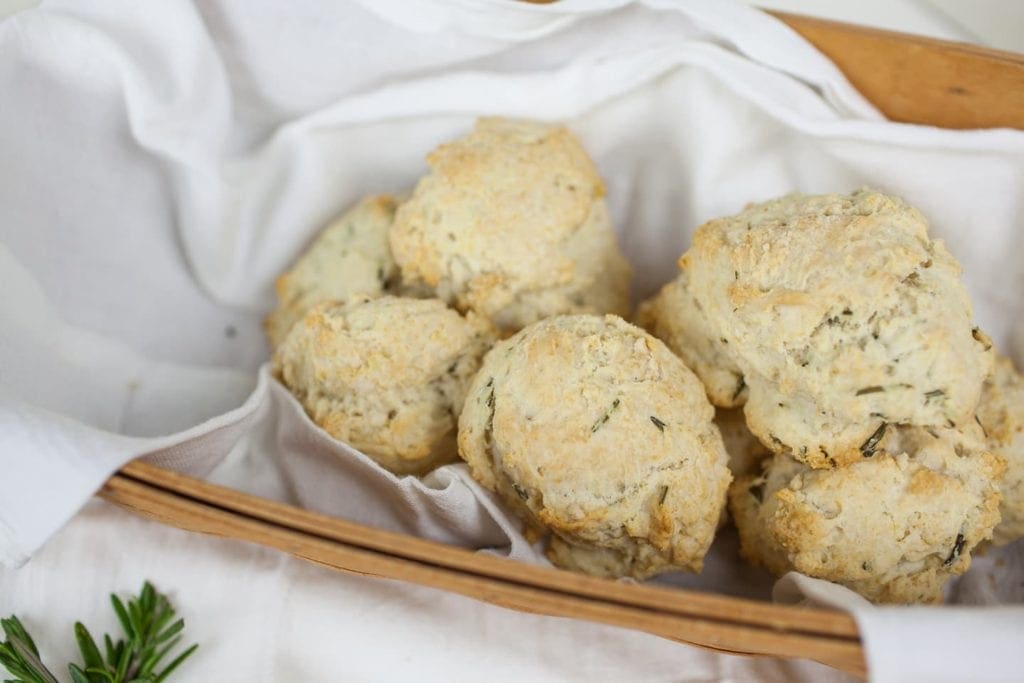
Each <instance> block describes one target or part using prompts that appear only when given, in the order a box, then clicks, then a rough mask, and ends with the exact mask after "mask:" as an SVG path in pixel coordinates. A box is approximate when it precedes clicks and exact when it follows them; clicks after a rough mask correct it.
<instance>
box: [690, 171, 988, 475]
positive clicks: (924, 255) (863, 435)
mask: <svg viewBox="0 0 1024 683" xmlns="http://www.w3.org/2000/svg"><path fill="white" fill-rule="evenodd" d="M681 266H682V267H684V268H686V269H688V270H689V278H690V280H689V282H690V291H691V292H692V293H693V296H694V297H695V299H696V300H697V301H698V302H699V303H700V304H701V306H702V308H703V310H704V313H705V315H706V318H707V321H708V324H709V326H710V327H711V328H712V329H713V330H715V332H716V333H717V335H718V336H719V337H720V338H722V339H724V340H725V341H727V342H728V349H729V351H728V353H729V354H730V356H731V357H732V358H733V359H734V361H735V362H736V364H737V365H738V366H739V367H740V368H741V369H742V370H743V375H744V379H745V381H746V384H747V385H748V387H749V390H750V394H749V396H748V399H747V403H746V405H745V411H746V416H747V424H748V426H749V427H750V430H751V431H752V432H753V433H754V434H756V435H757V437H758V438H759V439H760V440H761V441H762V443H764V444H765V445H766V446H768V447H769V448H771V449H772V450H773V451H774V452H781V453H790V454H792V455H793V457H795V458H797V459H798V460H800V461H802V462H805V463H807V464H808V465H810V466H812V467H819V468H820V467H833V466H836V465H846V464H850V463H854V462H857V461H859V460H861V459H862V458H863V457H864V456H865V454H866V453H865V451H866V449H867V448H868V446H869V445H870V441H871V437H872V435H873V434H874V433H875V432H876V431H878V430H879V429H880V428H882V426H883V425H886V424H897V423H898V424H913V425H919V426H926V427H958V426H962V425H964V424H966V423H968V422H973V421H974V411H975V409H976V408H977V405H978V400H979V397H980V394H981V385H982V382H983V381H984V380H985V378H986V377H987V376H988V375H989V374H990V372H991V366H992V352H991V342H990V341H989V340H988V338H987V337H986V336H985V335H984V334H982V333H981V332H980V331H979V330H978V329H977V328H976V327H974V323H973V320H972V317H973V314H972V310H971V304H970V302H969V301H968V299H967V294H966V292H965V291H964V288H963V285H962V283H961V282H960V266H959V264H958V263H957V262H956V261H955V260H954V259H953V257H952V256H951V255H950V254H949V252H948V251H947V250H946V247H945V246H944V245H943V243H942V242H941V241H940V240H931V239H929V237H928V234H927V222H926V221H925V219H924V217H922V216H921V214H920V213H919V212H918V211H917V210H916V209H914V208H912V207H910V206H908V205H907V204H905V203H904V202H903V201H901V200H899V199H896V198H894V197H887V196H885V195H882V194H879V193H877V192H872V191H869V190H861V191H858V192H855V193H853V194H852V195H849V196H847V195H838V194H834V195H819V196H809V195H789V196H786V197H782V198H780V199H776V200H773V201H769V202H765V203H763V204H756V205H752V206H750V207H748V208H747V209H745V210H744V211H743V212H741V213H739V214H737V215H735V216H730V217H728V218H721V219H717V220H713V221H710V222H709V223H706V224H704V225H702V226H701V227H700V228H699V229H698V230H697V233H696V235H695V236H694V241H693V247H692V248H691V249H690V251H689V252H687V253H686V254H684V255H683V257H682V259H681Z"/></svg>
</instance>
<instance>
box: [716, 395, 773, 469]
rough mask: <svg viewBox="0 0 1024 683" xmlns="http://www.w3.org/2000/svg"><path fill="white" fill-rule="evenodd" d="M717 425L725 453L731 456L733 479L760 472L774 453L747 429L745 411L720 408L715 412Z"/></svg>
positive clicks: (730, 464) (730, 467) (730, 466)
mask: <svg viewBox="0 0 1024 683" xmlns="http://www.w3.org/2000/svg"><path fill="white" fill-rule="evenodd" d="M715 425H716V426H717V427H718V431H719V432H720V433H721V434H722V442H723V443H724V444H725V452H726V453H728V454H729V471H730V472H732V476H733V479H737V478H739V477H745V476H746V475H748V474H756V473H758V472H760V471H761V463H762V462H764V459H765V458H767V457H768V456H770V455H771V454H772V453H771V451H769V450H768V449H767V448H766V447H765V445H764V444H762V443H761V442H760V441H758V440H757V437H756V436H754V435H753V434H752V433H751V432H750V430H749V429H747V421H746V418H745V417H744V416H743V411H742V410H740V409H738V408H732V409H729V408H718V409H717V410H715Z"/></svg>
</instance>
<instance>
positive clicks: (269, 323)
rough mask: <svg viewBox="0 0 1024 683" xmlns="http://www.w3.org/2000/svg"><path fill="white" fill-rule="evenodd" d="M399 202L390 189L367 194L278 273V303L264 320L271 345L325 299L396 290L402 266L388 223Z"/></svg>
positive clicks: (282, 339) (280, 339)
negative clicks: (391, 243) (394, 252)
mask: <svg viewBox="0 0 1024 683" xmlns="http://www.w3.org/2000/svg"><path fill="white" fill-rule="evenodd" d="M398 202H399V200H398V199H397V198H395V197H393V196H391V195H386V194H382V195H377V196H373V197H366V198H365V199H363V200H362V201H360V202H359V203H358V204H356V205H355V206H354V207H353V208H352V209H350V210H349V211H347V212H345V213H344V214H342V215H341V216H339V217H338V218H336V219H334V220H333V221H331V223H330V224H329V225H328V226H327V227H326V228H324V230H323V231H322V232H321V233H320V234H319V235H318V236H317V237H316V239H315V240H314V241H313V243H312V244H310V245H309V248H308V249H307V250H306V251H305V252H304V253H303V254H302V256H300V257H299V258H298V260H297V261H296V262H295V264H294V265H293V266H292V268H291V270H289V271H288V272H286V273H284V274H283V275H281V276H280V277H279V278H278V279H277V282H275V283H274V285H275V289H276V291H277V300H278V306H277V308H276V309H275V310H274V311H273V312H272V313H271V314H270V315H269V316H267V319H266V321H265V323H264V327H265V329H266V332H267V337H268V338H269V339H270V345H271V347H273V348H277V346H278V345H279V344H280V343H281V342H282V341H284V338H285V335H287V334H288V330H290V329H291V327H292V325H294V324H295V323H296V322H298V321H299V320H300V319H301V318H302V316H303V315H304V314H305V313H306V311H308V310H309V309H310V308H312V307H313V306H314V305H316V304H318V303H320V302H321V301H334V300H344V299H347V298H348V297H350V296H352V295H353V294H365V295H368V296H381V295H383V294H384V293H385V292H392V293H393V292H394V289H395V285H396V284H397V282H398V267H397V266H396V265H395V262H394V259H392V258H391V248H390V247H389V246H388V228H390V227H391V222H392V221H393V220H394V217H395V209H396V208H397V207H398Z"/></svg>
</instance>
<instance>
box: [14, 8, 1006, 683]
mask: <svg viewBox="0 0 1024 683" xmlns="http://www.w3.org/2000/svg"><path fill="white" fill-rule="evenodd" d="M0 92H2V93H3V97H2V100H0V177H2V178H3V182H2V183H0V292H3V295H2V296H0V382H2V383H3V387H2V391H0V472H3V478H2V479H0V562H2V563H5V564H7V565H17V564H19V563H22V562H24V561H25V560H26V559H27V558H28V557H29V556H30V555H31V554H32V553H33V552H35V551H36V550H37V549H38V548H39V547H40V545H41V544H42V543H43V542H44V541H45V540H46V539H47V538H49V537H50V536H51V535H52V534H53V533H54V532H56V531H57V529H59V528H60V527H61V525H63V524H64V523H66V522H67V520H68V519H69V518H70V517H71V516H72V515H74V514H75V512H76V511H77V510H78V509H80V507H81V506H82V505H83V504H84V503H85V502H86V500H87V499H88V497H89V496H90V495H91V493H92V492H93V491H94V490H95V489H96V488H97V487H98V486H99V485H100V483H101V482H102V481H103V480H104V479H105V478H106V477H107V476H108V475H109V473H110V472H112V471H113V470H115V469H116V468H117V467H118V466H119V465H120V464H121V463H123V462H125V461H126V460H127V459H130V458H132V457H135V456H139V455H150V457H152V458H153V459H155V460H156V461H157V462H160V463H162V464H165V465H167V466H173V467H176V468H178V469H182V470H184V471H189V472H192V473H195V474H199V475H209V476H211V477H212V478H213V479H214V480H216V481H220V482H222V483H227V484H231V485H234V486H238V487H241V488H245V489H246V490H250V491H253V492H256V493H260V494H261V495H266V496H268V497H274V498H278V499H282V500H289V501H291V502H296V503H301V504H304V505H306V506H308V507H312V508H315V509H320V510H323V511H325V512H330V513H331V514H336V515H339V516H344V517H347V518H352V519H358V520H359V521H362V522H366V523H371V524H377V525H379V526H383V527H387V528H393V529H398V530H402V531H406V532H410V533H417V534H419V535H423V536H428V537H432V538H437V539H439V540H443V541H446V542H450V543H457V544H460V545H463V546H466V547H477V548H490V549H493V550H495V551H498V552H504V553H509V554H511V555H513V556H516V557H520V558H522V559H527V560H533V561H542V560H540V558H538V557H537V556H536V555H535V554H534V552H533V550H532V549H531V548H529V546H528V545H526V544H525V543H524V542H522V539H521V536H520V535H519V533H518V531H517V525H516V522H515V521H514V520H512V519H510V518H508V517H507V515H506V514H505V513H504V512H503V511H502V510H501V508H500V506H499V505H497V504H496V503H495V502H494V501H493V500H492V499H491V498H490V497H489V496H488V495H487V494H486V493H484V492H481V491H480V490H479V488H478V487H476V486H475V484H473V483H472V481H471V480H470V479H469V478H468V477H466V476H465V472H464V469H462V468H460V467H459V466H449V467H447V468H443V469H442V470H439V471H438V472H437V473H435V474H434V475H432V476H431V477H428V478H426V479H424V480H423V481H418V480H415V479H402V480H398V479H396V478H394V477H391V476H390V475H388V474H387V473H384V472H382V471H380V470H379V469H377V468H375V467H374V466H373V465H372V463H370V462H369V461H367V460H366V459H365V458H363V457H362V456H361V455H359V454H358V453H355V452H353V451H351V449H348V448H347V447H345V446H344V445H341V444H337V443H335V442H333V441H331V440H330V439H327V438H326V437H325V436H324V435H323V434H322V433H320V432H319V431H317V430H316V429H315V428H313V427H312V426H311V425H310V424H309V423H308V421H307V420H305V418H304V416H303V415H302V413H301V411H300V410H298V408H297V406H296V405H295V404H294V401H292V400H291V399H290V397H288V396H287V394H286V393H284V392H283V391H282V390H281V389H280V387H279V386H276V385H275V384H274V382H273V381H272V380H270V379H269V378H268V377H267V375H266V373H265V371H263V372H261V371H260V370H259V368H260V365H261V363H263V361H265V359H266V354H267V349H266V347H265V343H264V341H263V337H262V332H261V330H260V321H261V318H262V316H263V315H264V314H265V313H266V311H267V310H269V308H270V307H271V305H272V303H273V300H272V290H271V283H272V281H273V278H274V276H275V275H276V274H277V273H279V272H280V271H281V270H282V269H284V268H285V267H286V266H287V265H288V264H289V262H290V261H291V260H292V259H293V258H294V257H295V255H296V254H297V252H298V251H299V250H300V249H301V247H302V245H303V244H304V243H305V242H306V241H307V240H308V239H309V238H310V236H311V235H312V234H314V233H315V232H316V230H317V229H319V228H320V227H321V226H322V225H323V224H324V223H325V222H326V221H327V220H328V219H329V218H330V217H331V216H333V215H334V214H336V213H337V212H338V211H340V210H342V209H344V208H345V207H346V206H348V205H349V204H351V203H352V202H353V201H354V200H355V199H357V198H358V197H359V196H361V195H363V194H366V193H369V192H380V191H396V190H401V189H403V188H407V187H409V186H411V185H412V183H413V182H414V181H415V179H416V178H417V177H418V176H419V175H420V174H422V173H423V172H424V170H425V166H424V162H423V157H424V155H425V153H426V152H427V151H428V150H429V149H431V148H432V147H433V146H435V145H436V144H437V143H439V142H441V141H443V140H445V139H450V138H452V137H455V136H458V135H460V134H462V133H464V132H466V131H467V130H468V128H469V127H470V125H471V124H472V120H473V118H474V117H476V116H478V115H481V114H501V115H506V116H519V117H534V118H545V119H560V120H566V121H567V122H568V123H569V124H570V125H571V126H572V127H573V129H574V130H576V131H577V132H578V133H579V134H580V135H581V136H582V138H583V139H584V142H585V144H586V146H587V148H588V150H589V151H590V152H591V153H592V155H593V156H594V157H595V159H596V160H597V163H598V165H599V167H600V169H601V171H602V174H603V176H604V177H605V179H606V181H607V184H608V188H609V203H610V206H611V209H612V213H613V216H614V218H615V221H616V225H617V227H618V229H619V232H620V236H621V242H622V245H623V247H624V249H625V250H626V252H627V254H628V255H629V257H630V258H631V260H632V261H633V262H634V264H637V265H638V266H640V267H638V268H637V278H636V281H635V283H634V294H635V295H636V297H638V298H639V297H643V296H646V295H648V294H650V293H651V292H652V291H654V289H655V288H656V287H657V286H659V285H660V284H661V283H663V282H664V281H667V280H668V279H669V278H670V277H671V276H672V273H673V272H674V261H675V258H676V256H677V255H678V254H679V253H680V252H681V251H682V250H683V249H684V248H685V246H686V245H687V244H688V241H689V235H690V234H691V233H692V230H693V229H694V228H695V226H696V225H698V224H699V223H700V222H702V221H703V220H706V219H708V218H711V217H713V216H716V215H722V214H725V213H729V212H734V211H736V210H738V209H740V208H741V207H742V206H743V205H744V204H745V203H747V202H748V201H751V200H757V199H764V198H768V197H771V196H774V195H777V194H782V193H784V192H788V191H793V190H802V191H806V192H828V191H848V190H850V189H853V188H856V187H858V186H861V185H863V184H870V185H874V186H876V187H879V188H882V189H885V190H888V191H891V192H894V193H897V194H900V195H902V196H903V197H905V198H906V199H907V200H908V201H910V202H911V203H913V204H915V205H917V206H918V207H920V208H921V209H922V211H924V213H925V215H927V216H929V217H930V218H931V220H932V224H933V232H934V233H935V234H937V235H939V236H941V237H943V238H944V239H946V241H947V243H948V244H949V246H950V248H951V250H952V251H953V253H954V254H955V255H956V256H957V257H958V258H959V259H960V261H961V262H962V263H963V264H964V267H965V278H966V281H967V284H968V288H969V290H970V291H971V294H972V296H973V299H974V302H975V305H976V313H977V317H978V320H979V321H980V322H981V324H982V325H983V326H984V327H985V329H986V330H988V331H989V333H990V334H992V336H993V338H994V339H995V340H996V342H997V344H998V345H999V346H1000V347H1001V348H1002V349H1003V350H1004V351H1010V350H1011V349H1012V348H1016V350H1017V351H1018V355H1017V360H1018V361H1020V360H1022V358H1024V356H1022V355H1021V354H1020V351H1021V349H1022V344H1024V318H1022V316H1021V313H1022V312H1024V303H1022V300H1021V297H1020V291H1021V287H1022V285H1024V266H1022V265H1021V263H1020V254H1021V253H1022V252H1024V230H1021V227H1022V226H1021V225H1020V221H1019V216H1020V215H1022V213H1024V212H1022V208H1024V206H1022V203H1024V192H1022V190H1024V134H1022V133H1020V132H1016V131H1009V130H991V131H970V132H953V131H941V130H936V129H930V128H925V127H918V126H908V125H899V124H892V123H888V122H885V121H884V120H882V119H881V117H880V116H879V115H878V114H877V113H876V112H875V111H874V110H873V109H872V108H871V107H870V105H868V104H867V103H866V102H865V101H864V100H863V99H862V98H861V97H860V96H859V95H858V94H857V93H856V92H855V91H854V90H853V89H852V88H851V87H850V86H849V85H848V84H847V83H846V81H845V80H844V79H843V78H842V77H841V75H840V74H839V72H838V71H837V70H836V69H835V68H834V66H832V65H831V64H830V63H829V62H828V61H827V60H825V59H824V58H822V57H821V56H820V55H819V54H818V53H817V52H815V51H814V50H812V49H811V48H810V47H809V46H808V45H807V44H806V43H804V42H803V41H802V40H801V39H799V38H798V37H797V36H796V35H795V34H793V33H792V32H790V31H789V30H788V29H786V28H785V27H784V26H782V25H781V24H779V23H777V22H775V21H774V20H772V19H771V18H769V17H767V16H765V15H762V14H760V13H758V12H756V11H755V10H752V9H749V8H747V7H743V6H740V5H735V4H732V3H727V2H699V1H696V0H693V1H688V2H683V1H679V2H669V1H667V0H647V1H645V2H627V1H626V0H599V1H591V2H583V1H582V0H578V1H574V0H563V2H560V3H558V4H557V5H555V6H532V5H526V4H515V3H504V2H496V1H492V0H457V1H455V0H450V1H442V0H426V1H424V2H419V3H405V2H398V1H397V0H381V1H377V2H369V0H366V1H365V2H361V1H359V0H350V1H348V2H338V3H319V2H298V3H289V4H287V5H280V4H274V3H262V2H253V3H245V4H244V6H243V5H241V4H238V3H230V2H219V3H218V2H208V3H201V4H197V5H191V4H188V3H174V4H171V3H167V4H159V5H150V4H147V5H139V4H133V3H127V2H126V3H113V2H103V3H101V2H81V1H80V2H74V3H72V2H53V3H45V4H44V5H43V7H42V8H40V9H38V10H33V11H30V12H24V13H21V14H17V15H15V16H13V17H11V18H9V19H7V20H5V21H4V22H2V23H0ZM1014 345H1016V346H1014ZM729 543H730V541H729V538H728V535H726V536H724V537H723V539H722V540H721V541H720V542H719V543H718V544H716V549H715V554H714V555H713V556H712V558H711V560H710V561H709V566H708V569H707V570H706V571H705V572H704V574H702V575H701V576H699V577H684V576H676V577H668V578H666V579H665V581H667V582H669V583H680V584H683V585H688V586H696V587H702V588H711V589H716V590H722V591H725V592H733V593H737V594H760V595H762V596H764V597H767V590H768V585H769V584H768V579H767V577H765V576H764V575H763V574H758V573H757V572H756V571H754V570H750V569H749V568H743V567H742V566H740V565H738V563H737V562H736V560H735V553H734V551H733V550H732V549H731V548H730V546H729ZM1019 554H1020V553H1019V552H1018V553H1016V554H1015V553H1014V552H1007V553H1003V554H1001V555H1000V557H1003V555H1005V556H1006V557H1009V558H1010V560H1011V562H1010V563H1011V564H1013V563H1014V562H1015V561H1016V560H1015V558H1016V557H1017V555H1019ZM34 564H35V563H33V565H34ZM1004 564H1005V563H1004ZM33 565H29V567H28V568H26V569H24V570H21V572H28V573H29V574H31V572H32V566H33ZM1018 566H1019V565H1018ZM972 574H976V572H972ZM13 575H15V576H21V575H22V574H19V573H18V572H15V573H14V574H13ZM994 575H995V574H991V573H990V574H986V576H994ZM4 576H8V575H7V574H5V575H4ZM969 576H970V575H969ZM1015 576H1016V579H1017V580H1018V581H1019V578H1020V574H1017V575H1015ZM979 595H983V597H982V598H978V597H977V596H979ZM969 596H974V597H969ZM955 597H964V601H970V602H988V603H991V602H995V601H1005V600H1014V601H1016V602H1020V601H1021V599H1020V596H1019V595H1017V596H1016V597H1014V596H1013V595H1012V594H1007V595H1003V594H1000V595H999V596H997V597H993V596H992V595H988V594H983V593H981V592H978V591H975V592H971V591H964V593H963V596H960V595H959V593H958V594H957V595H956V596H955ZM968 598H969V599H968ZM5 599H6V598H5V594H4V592H3V591H2V590H0V607H4V606H5V605H4V602H3V601H4V600H5ZM851 609H853V608H851ZM854 611H855V613H856V614H857V615H858V618H859V619H860V620H861V626H862V629H864V631H865V639H866V641H867V644H868V657H869V662H870V665H871V667H872V671H873V673H874V674H875V675H876V677H878V678H879V680H897V679H898V678H895V677H890V674H892V675H895V674H893V673H892V672H894V671H895V669H894V668H893V666H892V663H893V662H895V663H897V664H898V668H901V671H902V674H905V675H906V676H908V677H909V678H908V680H911V679H913V676H914V675H916V673H915V672H917V673H919V674H920V676H924V677H927V676H928V675H930V673H931V672H932V671H934V670H935V669H933V668H931V667H939V668H941V670H943V671H946V672H948V673H949V674H950V675H957V674H959V675H964V676H967V675H973V674H974V673H975V672H977V671H982V672H984V671H990V672H993V676H996V675H997V674H999V673H1002V674H1004V675H1006V676H1013V675H1016V672H1017V671H1019V667H1017V668H1013V664H1014V660H1013V659H1012V658H1013V657H1014V656H1015V655H1014V653H1012V652H1007V653H1005V654H1004V656H1002V657H988V656H987V654H986V657H987V661H986V662H985V664H986V666H987V667H988V668H987V669H981V668H979V666H978V664H977V662H976V659H977V657H975V656H974V655H973V654H972V653H971V652H962V651H960V652H955V653H954V652H953V651H952V650H951V649H943V650H942V651H937V652H935V653H934V656H933V657H932V658H931V659H930V660H929V661H928V662H919V661H918V659H919V658H917V657H914V656H910V653H914V652H916V651H918V650H915V648H914V647H909V646H908V645H907V640H908V639H916V640H915V642H916V643H917V644H918V645H919V647H920V649H927V648H930V647H931V645H930V643H931V641H930V640H929V634H934V633H939V632H940V630H941V629H946V630H947V632H948V629H949V628H955V627H954V626H951V625H953V624H954V623H957V622H954V621H953V620H954V619H955V618H957V617H955V616H954V615H958V614H960V613H959V612H953V611H951V610H949V609H945V610H925V611H916V610H894V611H885V612H884V614H886V617H885V619H884V620H883V619H880V618H874V617H871V616H868V617H865V616H863V615H864V614H868V613H869V612H870V613H871V614H874V612H873V611H869V610H860V609H855V610H854ZM993 613H995V612H993ZM1000 614H1002V615H1004V616H1002V617H1000V618H1001V619H1010V620H1012V621H1013V623H1015V624H1017V627H1016V629H1017V632H1019V630H1020V627H1022V626H1024V613H1022V611H1021V610H1020V609H1016V610H1012V611H1006V612H1000ZM998 621H999V620H998V619H993V621H992V625H991V626H986V625H985V624H987V623H988V622H984V620H983V619H979V620H977V622H978V623H972V628H973V629H974V631H973V633H974V634H975V636H976V637H977V638H978V639H981V640H983V641H984V642H992V643H995V642H998V641H997V639H998V638H999V637H1000V634H1005V633H1006V625H1005V624H1000V623H998ZM893 625H895V626H893ZM932 626H934V628H931V627H932ZM892 628H898V629H901V630H902V631H903V636H902V638H901V639H900V640H899V641H894V640H892V639H890V638H886V637H883V636H884V635H885V634H888V633H890V632H891V629H892ZM876 634H877V635H876ZM989 637H991V640H989ZM1011 650H1012V648H1011ZM919 666H920V667H928V668H923V669H918V668H915V667H919Z"/></svg>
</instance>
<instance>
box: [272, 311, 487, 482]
mask: <svg viewBox="0 0 1024 683" xmlns="http://www.w3.org/2000/svg"><path fill="white" fill-rule="evenodd" d="M493 338H494V331H493V328H492V327H491V326H490V324H489V323H487V321H486V320H483V319H482V318H480V317H479V316H476V315H474V314H472V313H470V314H467V315H466V316H465V317H463V316H462V315H460V314H459V313H458V312H456V311H453V310H451V309H449V308H448V307H446V306H445V305H444V303H443V302H441V301H438V300H437V299H407V298H400V297H393V296H385V297H382V298H379V299H370V298H369V297H365V296H356V297H353V298H351V299H349V300H348V301H347V302H324V303H321V304H318V305H316V306H314V307H313V308H312V309H311V310H310V311H309V312H308V313H307V314H306V315H305V316H304V317H303V318H302V320H301V321H300V322H298V323H297V324H295V325H294V326H293V327H292V330H291V332H289V334H288V336H287V337H286V338H285V340H284V342H283V343H282V344H281V346H280V347H278V349H277V351H276V353H275V354H274V373H275V375H276V376H277V377H278V378H279V379H280V380H281V381H282V382H283V383H284V384H285V386H287V387H288V389H289V390H290V391H291V392H292V393H293V394H294V395H295V397H296V398H298V399H299V401H300V402H301V403H302V405H303V406H304V407H305V409H306V412H307V413H308V414H309V416H310V417H311V418H312V419H313V421H314V422H316V423H317V424H318V425H320V426H321V427H322V428H323V429H324V430H325V431H326V432H327V433H328V434H330V435H331V436H333V437H335V438H337V439H340V440H342V441H345V442H347V443H349V444H350V445H352V446H353V447H355V448H358V449H359V450H361V451H362V452H364V453H366V455H368V456H370V457H371V458H373V459H374V460H376V461H377V462H378V463H380V464H381V465H382V466H383V467H385V468H387V469H389V470H391V471H392V472H395V473H397V474H406V473H417V474H418V473H422V472H426V471H427V470H429V469H431V468H433V467H435V466H437V465H439V464H442V463H445V462H449V461H451V460H454V459H455V458H456V442H455V438H456V425H457V419H458V414H459V411H460V410H461V409H462V403H463V400H464V398H465V395H466V388H467V387H468V385H469V380H470V379H471V378H472V376H473V374H474V373H475V372H476V371H477V369H478V368H479V367H480V360H481V358H482V357H483V354H484V353H485V352H486V350H487V349H488V348H489V346H490V344H491V343H492V342H493Z"/></svg>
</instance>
